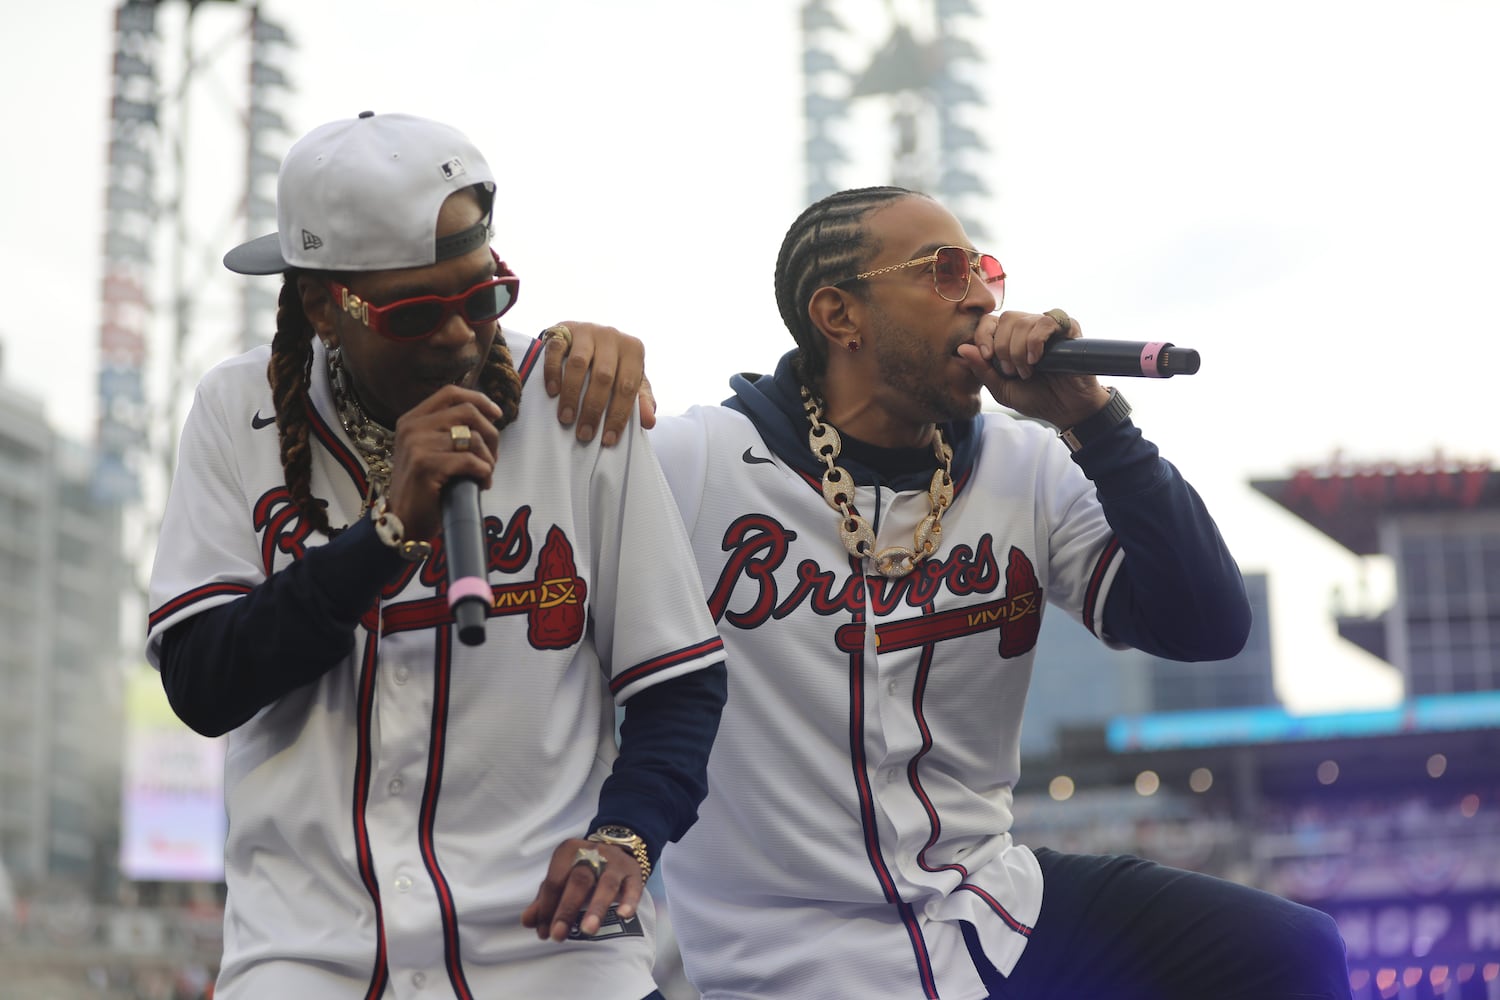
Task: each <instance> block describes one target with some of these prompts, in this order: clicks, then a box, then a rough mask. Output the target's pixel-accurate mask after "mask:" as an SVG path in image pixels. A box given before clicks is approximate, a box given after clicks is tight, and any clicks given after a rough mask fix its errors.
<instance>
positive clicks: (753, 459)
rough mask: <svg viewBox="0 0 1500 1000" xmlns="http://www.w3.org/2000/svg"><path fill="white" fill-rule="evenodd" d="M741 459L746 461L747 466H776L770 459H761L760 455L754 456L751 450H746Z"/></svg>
mask: <svg viewBox="0 0 1500 1000" xmlns="http://www.w3.org/2000/svg"><path fill="white" fill-rule="evenodd" d="M740 458H742V459H744V460H745V464H746V465H775V464H776V463H775V462H773V461H771V460H770V459H769V458H761V457H760V456H759V455H752V454H750V449H749V448H746V449H745V453H744V454H743V455H741V456H740Z"/></svg>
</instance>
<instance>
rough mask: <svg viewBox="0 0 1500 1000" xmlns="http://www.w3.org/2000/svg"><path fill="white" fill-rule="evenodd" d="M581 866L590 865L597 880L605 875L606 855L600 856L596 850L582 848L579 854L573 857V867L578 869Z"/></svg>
mask: <svg viewBox="0 0 1500 1000" xmlns="http://www.w3.org/2000/svg"><path fill="white" fill-rule="evenodd" d="M579 865H588V866H589V867H590V868H591V869H593V871H594V878H596V879H597V878H598V877H599V876H600V875H602V874H604V855H602V854H600V853H599V851H598V850H597V849H596V848H593V847H580V848H579V849H578V853H577V854H575V855H573V867H574V868H577V867H578V866H579Z"/></svg>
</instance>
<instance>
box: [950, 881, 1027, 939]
mask: <svg viewBox="0 0 1500 1000" xmlns="http://www.w3.org/2000/svg"><path fill="white" fill-rule="evenodd" d="M959 888H960V889H965V890H967V891H969V892H972V893H973V894H974V895H976V896H978V897H979V898H980V899H982V900H984V901H985V903H986V905H988V906H989V908H990V909H992V910H994V911H995V916H997V917H999V918H1000V919H1001V920H1002V921H1004V922H1005V926H1007V927H1009V928H1010V929H1011V930H1013V931H1015V932H1016V933H1017V934H1019V935H1021V936H1022V937H1031V928H1030V927H1028V926H1027V925H1026V924H1023V923H1021V921H1019V920H1017V919H1016V918H1015V917H1013V916H1011V915H1010V913H1008V912H1007V911H1006V909H1005V907H1003V906H1001V905H1000V903H999V901H998V900H996V899H995V897H994V896H991V895H990V894H989V893H987V892H985V891H984V890H983V889H981V888H979V886H977V885H970V884H969V883H968V882H965V883H964V884H963V885H961V886H959Z"/></svg>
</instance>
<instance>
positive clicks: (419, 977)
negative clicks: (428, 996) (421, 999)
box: [411, 972, 427, 990]
mask: <svg viewBox="0 0 1500 1000" xmlns="http://www.w3.org/2000/svg"><path fill="white" fill-rule="evenodd" d="M411 984H412V985H413V986H415V987H416V988H417V989H419V990H420V989H421V988H422V987H424V986H426V985H427V973H425V972H413V973H412V974H411Z"/></svg>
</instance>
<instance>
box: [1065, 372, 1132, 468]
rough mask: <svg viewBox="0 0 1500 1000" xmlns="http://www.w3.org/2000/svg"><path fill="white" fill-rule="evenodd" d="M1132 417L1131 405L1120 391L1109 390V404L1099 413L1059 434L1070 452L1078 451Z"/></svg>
mask: <svg viewBox="0 0 1500 1000" xmlns="http://www.w3.org/2000/svg"><path fill="white" fill-rule="evenodd" d="M1129 417H1130V404H1129V403H1128V402H1126V400H1125V397H1124V396H1123V395H1121V394H1120V390H1119V389H1114V388H1111V389H1110V390H1109V402H1107V403H1105V404H1104V408H1103V409H1102V410H1100V411H1099V412H1098V413H1094V414H1090V415H1089V416H1088V417H1085V418H1084V419H1083V420H1080V421H1078V423H1076V424H1074V425H1073V426H1072V427H1067V428H1064V429H1063V430H1060V431H1058V432H1057V436H1058V437H1060V438H1062V439H1063V444H1065V445H1067V446H1068V451H1070V452H1073V451H1077V450H1078V449H1079V448H1082V447H1083V446H1084V445H1086V444H1088V443H1089V442H1090V441H1093V440H1094V439H1095V438H1098V437H1100V436H1101V435H1103V434H1105V433H1106V432H1108V431H1111V430H1113V429H1114V428H1116V427H1118V426H1119V425H1120V424H1123V423H1124V422H1125V421H1126V420H1127V419H1128V418H1129Z"/></svg>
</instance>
